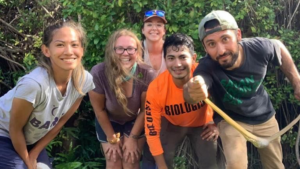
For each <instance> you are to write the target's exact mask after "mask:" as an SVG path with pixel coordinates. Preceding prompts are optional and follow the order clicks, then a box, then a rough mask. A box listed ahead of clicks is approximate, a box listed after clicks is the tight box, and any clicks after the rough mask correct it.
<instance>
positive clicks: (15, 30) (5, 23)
mask: <svg viewBox="0 0 300 169" xmlns="http://www.w3.org/2000/svg"><path fill="white" fill-rule="evenodd" d="M0 22H2V23H3V24H4V25H6V26H7V27H9V28H10V29H11V30H12V31H13V32H15V33H17V34H18V35H20V36H22V37H23V38H25V35H23V34H22V33H21V32H19V31H18V30H17V29H15V28H14V27H13V26H11V25H10V24H9V23H7V22H5V21H4V20H2V19H1V18H0Z"/></svg>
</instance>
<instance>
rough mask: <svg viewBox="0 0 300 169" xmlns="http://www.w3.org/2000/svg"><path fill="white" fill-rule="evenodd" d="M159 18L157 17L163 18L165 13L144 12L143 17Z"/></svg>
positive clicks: (159, 11) (156, 11)
mask: <svg viewBox="0 0 300 169" xmlns="http://www.w3.org/2000/svg"><path fill="white" fill-rule="evenodd" d="M153 15H156V16H159V17H165V11H162V10H151V11H146V12H145V17H150V16H153Z"/></svg>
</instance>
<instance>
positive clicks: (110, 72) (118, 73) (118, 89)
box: [104, 29, 143, 115]
mask: <svg viewBox="0 0 300 169" xmlns="http://www.w3.org/2000/svg"><path fill="white" fill-rule="evenodd" d="M121 36H129V37H131V38H133V39H134V40H135V42H136V45H137V51H136V55H137V62H138V63H140V62H142V53H143V48H142V44H141V42H140V40H139V39H138V37H137V36H136V35H135V33H133V32H132V31H130V30H128V29H121V30H118V31H116V32H114V33H113V34H112V35H111V36H110V37H109V39H108V42H107V44H106V47H105V59H104V63H105V75H106V77H107V79H108V83H109V86H110V87H111V89H112V90H113V91H114V93H115V95H116V98H117V101H118V103H119V104H120V105H121V106H122V107H123V110H124V112H125V113H126V114H127V115H133V112H131V111H130V110H129V109H128V108H127V98H126V96H125V94H124V91H123V89H122V86H121V85H122V83H123V77H126V76H127V75H128V72H127V71H126V70H124V69H123V68H122V65H121V64H120V61H119V56H118V54H116V53H115V51H114V47H115V43H116V41H117V39H118V38H119V37H121Z"/></svg>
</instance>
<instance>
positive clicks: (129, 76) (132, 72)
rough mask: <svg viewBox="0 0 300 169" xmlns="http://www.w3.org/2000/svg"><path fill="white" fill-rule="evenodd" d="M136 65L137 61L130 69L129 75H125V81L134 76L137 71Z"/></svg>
mask: <svg viewBox="0 0 300 169" xmlns="http://www.w3.org/2000/svg"><path fill="white" fill-rule="evenodd" d="M136 66H137V63H136V62H135V63H134V65H133V66H132V68H131V70H130V73H129V75H128V76H126V77H123V82H127V81H128V80H130V79H131V78H132V77H133V74H134V73H135V71H136Z"/></svg>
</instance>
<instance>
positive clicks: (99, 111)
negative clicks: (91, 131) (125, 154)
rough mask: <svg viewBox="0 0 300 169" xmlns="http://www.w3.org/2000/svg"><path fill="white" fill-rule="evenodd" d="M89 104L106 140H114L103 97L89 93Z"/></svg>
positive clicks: (113, 132) (92, 92)
mask: <svg viewBox="0 0 300 169" xmlns="http://www.w3.org/2000/svg"><path fill="white" fill-rule="evenodd" d="M89 97H90V101H91V104H92V106H93V109H94V112H95V115H96V118H97V120H98V122H99V124H100V125H101V128H102V129H103V131H104V133H105V135H106V137H107V139H108V140H112V139H114V137H113V135H114V134H115V131H114V129H113V127H112V125H111V123H110V120H109V118H108V115H107V113H106V111H105V95H103V94H98V93H96V92H94V91H90V92H89Z"/></svg>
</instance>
